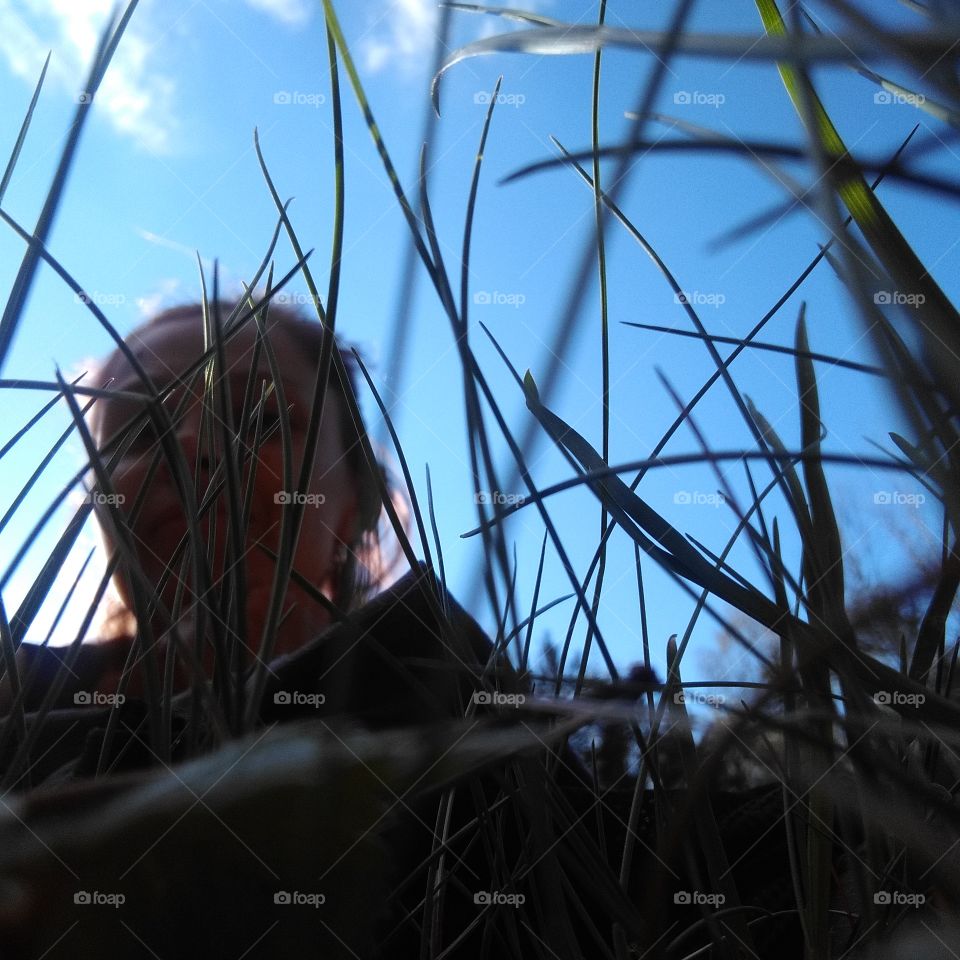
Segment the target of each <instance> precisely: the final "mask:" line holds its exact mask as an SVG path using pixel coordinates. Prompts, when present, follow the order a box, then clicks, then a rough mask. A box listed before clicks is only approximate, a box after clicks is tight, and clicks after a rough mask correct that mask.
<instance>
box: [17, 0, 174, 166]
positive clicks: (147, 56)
mask: <svg viewBox="0 0 960 960" xmlns="http://www.w3.org/2000/svg"><path fill="white" fill-rule="evenodd" d="M112 9H113V2H112V0H0V22H2V23H3V30H0V57H2V58H3V60H5V61H6V63H7V66H8V67H9V68H10V70H11V72H13V73H14V74H16V75H17V76H20V77H23V78H24V79H25V80H26V81H27V82H28V83H29V84H30V85H31V86H32V85H33V84H34V83H35V82H36V80H37V78H38V77H39V75H40V69H41V67H42V66H43V61H44V58H45V57H46V55H47V52H48V51H51V50H52V51H53V55H52V56H51V58H50V67H49V69H48V72H47V81H46V84H45V89H47V90H49V89H50V88H54V89H58V90H59V91H60V92H61V93H66V94H68V95H69V96H70V97H72V98H75V97H77V96H78V95H80V94H81V93H83V92H84V91H83V90H82V87H83V84H84V81H85V80H86V76H87V73H88V72H89V69H90V64H91V62H92V61H93V55H94V52H95V51H96V49H97V43H98V42H99V39H100V33H101V31H102V30H103V28H104V26H105V25H106V23H107V20H108V18H109V15H110V12H111V10H112ZM150 38H151V32H150V30H149V27H148V26H147V21H146V19H145V17H144V15H143V9H142V7H141V8H138V9H137V11H136V12H135V13H134V15H133V17H132V18H131V21H130V24H129V26H128V27H127V30H126V32H125V33H124V35H123V38H122V39H121V41H120V45H119V46H118V48H117V51H116V53H115V54H114V57H113V60H112V62H111V63H110V67H109V69H108V70H107V74H106V76H105V77H104V79H103V82H102V83H101V85H100V89H99V90H98V91H97V96H96V103H95V105H94V109H95V110H97V111H98V112H99V113H101V115H102V116H104V117H105V118H106V119H107V120H108V121H109V122H110V123H111V124H112V125H113V127H114V128H115V129H116V130H117V132H119V133H121V134H123V135H125V136H128V137H130V138H131V139H132V140H133V141H134V142H135V143H136V144H137V145H138V146H139V147H141V148H142V149H144V150H146V151H149V152H151V153H169V152H170V151H171V144H172V139H173V133H174V131H175V129H176V121H175V118H174V115H173V109H172V103H173V96H174V92H175V89H176V87H175V84H174V81H173V80H172V78H170V77H168V76H165V75H163V74H162V73H159V72H157V71H156V70H155V69H154V65H153V63H152V62H151V53H152V49H153V43H152V42H151V39H150Z"/></svg>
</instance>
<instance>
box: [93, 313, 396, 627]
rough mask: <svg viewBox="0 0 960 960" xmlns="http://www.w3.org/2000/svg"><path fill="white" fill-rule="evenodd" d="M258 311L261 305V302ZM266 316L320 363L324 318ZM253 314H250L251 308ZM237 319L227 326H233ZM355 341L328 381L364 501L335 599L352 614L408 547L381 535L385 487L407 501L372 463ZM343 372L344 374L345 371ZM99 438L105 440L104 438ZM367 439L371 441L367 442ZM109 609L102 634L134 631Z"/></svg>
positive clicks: (172, 316) (164, 316)
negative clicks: (387, 546)
mask: <svg viewBox="0 0 960 960" xmlns="http://www.w3.org/2000/svg"><path fill="white" fill-rule="evenodd" d="M248 306H249V301H248V300H246V299H244V300H237V301H226V300H221V301H218V302H217V303H208V304H207V309H208V310H209V311H214V310H218V311H219V315H220V317H222V318H224V322H225V323H226V318H230V317H235V316H236V317H240V316H243V314H244V308H245V307H248ZM255 306H256V308H257V309H260V308H261V304H260V303H259V302H258V303H257V304H255ZM262 309H263V311H264V313H263V316H264V317H265V318H266V321H265V328H266V329H267V331H268V333H269V332H271V331H274V330H276V329H278V328H279V329H282V330H283V332H284V333H286V334H287V335H288V336H289V337H290V338H291V339H292V341H293V342H294V344H295V345H296V346H297V347H298V348H299V349H300V350H301V351H302V354H303V356H304V357H305V358H306V359H307V361H308V362H309V363H310V364H312V365H313V366H314V367H318V366H319V364H320V359H321V354H322V350H323V342H324V328H323V327H322V326H321V324H319V323H318V322H316V321H314V320H310V319H308V318H307V317H306V316H304V315H303V313H302V312H301V311H300V310H298V309H297V308H296V307H294V306H289V305H287V304H286V303H277V302H270V303H269V304H267V303H264V304H262ZM203 315H204V304H203V303H202V302H191V303H185V304H181V305H180V306H176V307H171V308H169V309H166V310H163V311H161V312H160V313H157V314H155V315H154V316H152V317H150V318H149V319H148V320H147V321H146V322H145V323H142V324H141V325H140V326H138V327H136V328H135V329H134V330H132V331H131V332H130V333H128V334H127V336H126V338H125V339H126V340H129V339H130V338H131V337H133V336H135V335H136V334H137V333H139V332H141V331H145V330H147V329H150V328H153V327H154V326H156V325H158V324H163V323H169V322H172V321H189V320H191V319H192V318H202V317H203ZM248 315H249V312H248ZM235 323H236V320H234V323H233V324H231V325H230V326H228V327H227V329H228V330H229V329H231V328H232V326H233V325H235ZM352 349H353V348H352V345H351V347H348V346H347V345H346V343H345V342H344V341H343V340H341V339H340V338H339V337H335V338H334V350H335V351H336V354H337V356H338V357H339V359H340V361H341V363H340V364H339V365H338V364H336V363H333V364H331V368H330V375H329V378H328V381H327V390H328V391H330V390H334V391H336V392H337V394H339V396H340V399H341V400H342V403H341V404H340V409H341V416H340V436H341V440H342V442H343V446H344V450H345V451H346V461H347V466H348V468H349V470H350V472H351V474H352V476H353V477H354V480H355V487H354V492H355V493H356V496H357V501H358V515H357V523H356V525H355V527H354V536H353V540H352V542H350V543H348V544H346V545H345V546H346V550H345V551H344V554H343V555H342V556H341V558H340V560H341V562H340V563H339V564H338V569H337V571H336V581H335V587H334V595H333V597H332V598H331V600H332V602H333V603H334V605H335V606H336V607H337V608H338V610H340V611H341V612H342V613H347V612H349V611H350V610H352V609H355V608H356V607H358V606H360V605H361V604H362V603H364V602H366V601H367V600H368V599H370V597H371V596H372V595H373V594H375V593H376V592H377V591H378V590H379V589H380V588H381V587H382V586H383V585H384V583H385V582H386V581H387V578H388V576H389V574H390V573H391V572H393V570H394V569H395V568H396V567H397V566H398V564H399V561H400V559H401V557H402V551H401V550H399V549H397V550H395V551H393V552H392V556H391V557H389V558H385V556H384V552H383V543H382V535H381V518H382V516H383V509H382V494H381V488H383V489H385V490H386V492H387V495H388V496H389V497H390V499H391V502H392V503H393V504H394V506H395V507H399V508H400V509H399V511H398V512H399V513H400V514H401V517H403V515H404V513H405V511H404V509H403V502H402V500H401V499H400V498H399V496H398V493H397V491H396V489H395V487H394V485H393V484H391V482H390V477H389V474H388V471H387V470H386V468H385V466H384V465H383V464H382V462H381V461H380V460H379V459H378V458H376V456H372V462H371V461H370V460H369V459H368V456H367V454H366V453H365V451H364V446H365V445H366V446H367V447H368V448H369V438H368V435H367V430H366V425H365V423H364V421H363V416H362V413H361V411H360V408H359V405H358V404H357V400H356V395H357V381H358V372H359V364H358V362H357V359H356V356H355V355H354V353H353V352H352ZM120 357H122V352H121V351H120V349H119V347H118V348H115V349H114V350H113V351H112V352H111V353H110V354H108V355H107V357H105V358H104V360H103V361H102V362H101V364H100V365H99V367H98V369H97V371H96V373H97V375H98V379H99V380H100V381H102V380H103V379H104V378H105V377H106V375H107V371H108V370H109V367H110V365H111V364H112V363H113V362H115V361H117V360H118V359H119V358H120ZM341 370H342V371H343V374H344V375H343V376H342V375H341ZM96 408H97V404H94V408H93V414H94V415H93V421H92V422H93V432H94V433H95V434H97V433H99V429H98V428H99V417H98V416H97V409H96ZM98 439H99V440H103V439H104V438H102V437H98ZM364 441H367V443H366V444H365V443H364ZM114 607H115V609H110V610H108V612H107V615H106V618H105V620H104V623H103V625H102V632H103V634H104V637H105V638H107V637H109V636H111V635H117V634H122V633H129V632H130V628H131V625H132V622H133V620H132V611H129V610H128V609H126V607H125V606H123V605H122V604H121V605H119V607H117V606H116V605H114Z"/></svg>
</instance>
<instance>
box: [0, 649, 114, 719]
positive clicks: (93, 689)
mask: <svg viewBox="0 0 960 960" xmlns="http://www.w3.org/2000/svg"><path fill="white" fill-rule="evenodd" d="M132 642H133V639H132V638H131V637H126V636H118V637H110V638H109V639H99V638H92V639H85V640H84V641H83V642H82V643H80V644H67V645H64V646H50V645H49V644H37V643H26V642H24V643H21V644H20V646H19V648H18V649H17V675H18V680H19V682H18V685H19V686H20V687H22V688H23V690H24V701H23V704H24V710H26V711H27V712H30V711H33V710H36V709H38V708H39V706H40V704H41V703H42V702H43V699H44V697H45V696H46V695H47V691H48V690H50V689H51V688H52V687H54V686H59V687H60V689H59V692H58V693H57V696H56V699H55V701H54V704H53V707H54V709H60V708H64V707H72V706H83V705H85V704H86V703H90V702H92V700H93V697H94V694H96V693H97V692H98V691H101V690H102V689H103V682H104V678H105V676H107V675H109V674H112V673H113V672H114V671H117V672H119V671H120V670H122V668H123V664H124V663H125V661H126V658H127V654H128V653H129V650H130V645H131V644H132ZM13 689H14V683H13V680H12V678H11V677H10V676H9V674H8V675H5V676H4V677H3V680H2V682H0V714H4V713H6V712H8V711H9V709H10V707H11V706H12V705H13Z"/></svg>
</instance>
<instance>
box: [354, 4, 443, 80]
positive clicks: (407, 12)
mask: <svg viewBox="0 0 960 960" xmlns="http://www.w3.org/2000/svg"><path fill="white" fill-rule="evenodd" d="M438 13H439V11H438V9H437V0H391V2H390V3H389V6H388V9H387V10H386V12H384V13H383V14H382V16H381V17H379V18H378V19H377V20H376V22H375V23H374V24H373V26H372V27H371V28H370V30H369V31H368V33H367V35H366V36H365V37H364V38H363V39H362V40H361V41H360V50H361V53H362V55H363V62H364V64H365V66H366V68H367V70H369V71H370V72H371V73H376V72H378V71H380V70H383V69H385V68H386V67H397V68H399V69H401V70H404V71H407V72H412V71H414V70H419V69H422V68H423V67H424V66H425V64H426V63H427V61H425V60H424V54H427V53H429V52H430V51H431V50H432V49H433V43H434V38H435V36H436V34H435V31H436V25H437V15H438Z"/></svg>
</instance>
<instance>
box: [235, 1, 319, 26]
mask: <svg viewBox="0 0 960 960" xmlns="http://www.w3.org/2000/svg"><path fill="white" fill-rule="evenodd" d="M245 3H246V4H247V6H248V7H250V9H251V10H257V11H259V12H260V13H265V14H267V16H270V17H273V18H274V20H279V21H280V22H281V23H284V24H286V25H287V26H290V27H302V26H303V25H304V24H305V23H306V22H307V21H308V20H309V19H310V14H311V12H312V6H311V4H310V3H308V2H307V0H245ZM318 6H319V4H318Z"/></svg>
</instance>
